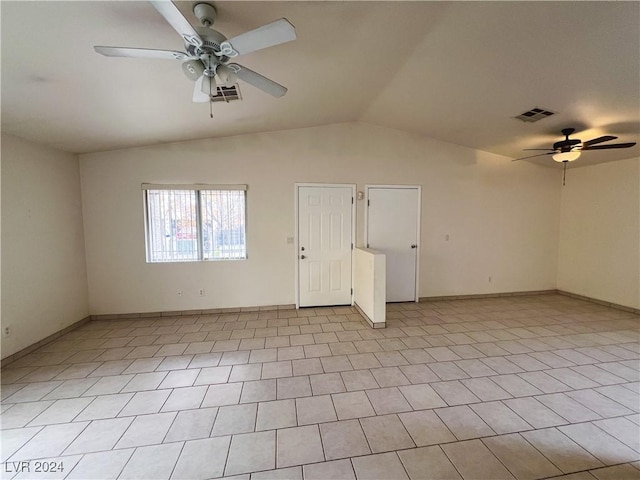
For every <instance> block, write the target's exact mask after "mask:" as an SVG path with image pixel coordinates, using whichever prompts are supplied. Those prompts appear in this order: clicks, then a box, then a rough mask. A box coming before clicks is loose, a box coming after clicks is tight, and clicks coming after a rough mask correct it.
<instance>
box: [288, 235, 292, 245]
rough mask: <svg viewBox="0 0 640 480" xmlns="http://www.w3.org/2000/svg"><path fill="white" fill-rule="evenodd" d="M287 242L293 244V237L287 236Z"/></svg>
mask: <svg viewBox="0 0 640 480" xmlns="http://www.w3.org/2000/svg"><path fill="white" fill-rule="evenodd" d="M287 243H288V244H290V245H291V244H293V237H287Z"/></svg>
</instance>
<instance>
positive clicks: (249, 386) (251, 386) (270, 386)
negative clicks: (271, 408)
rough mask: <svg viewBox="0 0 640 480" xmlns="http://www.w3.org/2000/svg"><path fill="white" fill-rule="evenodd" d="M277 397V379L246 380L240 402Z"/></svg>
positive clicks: (260, 400)
mask: <svg viewBox="0 0 640 480" xmlns="http://www.w3.org/2000/svg"><path fill="white" fill-rule="evenodd" d="M275 399H276V381H275V379H273V380H257V381H254V382H244V385H243V387H242V394H241V395H240V403H254V402H267V401H269V400H275Z"/></svg>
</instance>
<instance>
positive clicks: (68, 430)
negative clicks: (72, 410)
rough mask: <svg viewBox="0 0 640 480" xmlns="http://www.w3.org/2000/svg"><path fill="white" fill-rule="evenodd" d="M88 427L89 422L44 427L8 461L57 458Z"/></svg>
mask: <svg viewBox="0 0 640 480" xmlns="http://www.w3.org/2000/svg"><path fill="white" fill-rule="evenodd" d="M88 425H89V422H75V423H63V424H61V425H49V426H47V427H44V428H43V429H42V430H40V431H39V432H38V433H37V434H36V435H35V436H34V437H33V438H31V440H29V441H28V442H27V443H26V444H25V445H24V446H23V447H22V448H20V449H19V450H18V451H16V452H15V453H14V454H13V455H12V456H11V457H10V458H9V461H11V462H15V461H18V460H29V459H35V458H48V457H57V456H58V455H60V454H61V453H62V452H63V451H64V450H65V449H66V448H67V446H69V445H70V444H71V442H73V440H74V439H75V438H76V437H77V436H78V435H80V433H82V431H83V430H84V429H85V428H87V426H88Z"/></svg>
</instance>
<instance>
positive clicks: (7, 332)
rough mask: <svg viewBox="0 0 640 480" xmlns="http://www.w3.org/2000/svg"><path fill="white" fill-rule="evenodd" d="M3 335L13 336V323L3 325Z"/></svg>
mask: <svg viewBox="0 0 640 480" xmlns="http://www.w3.org/2000/svg"><path fill="white" fill-rule="evenodd" d="M2 336H3V337H10V336H11V325H5V326H4V327H2Z"/></svg>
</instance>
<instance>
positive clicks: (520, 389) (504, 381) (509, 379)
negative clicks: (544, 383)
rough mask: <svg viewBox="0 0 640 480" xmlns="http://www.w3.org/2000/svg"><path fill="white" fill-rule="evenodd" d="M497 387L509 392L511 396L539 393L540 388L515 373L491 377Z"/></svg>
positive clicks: (526, 395) (527, 395)
mask: <svg viewBox="0 0 640 480" xmlns="http://www.w3.org/2000/svg"><path fill="white" fill-rule="evenodd" d="M491 380H493V381H494V382H495V383H497V384H498V386H499V387H501V388H502V389H504V390H506V391H507V392H509V394H510V395H511V396H513V397H529V396H531V395H540V394H541V393H542V391H541V390H539V389H538V388H536V387H534V386H533V385H531V384H530V383H528V382H525V381H524V380H523V379H522V378H520V377H519V376H517V375H500V376H497V377H491Z"/></svg>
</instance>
